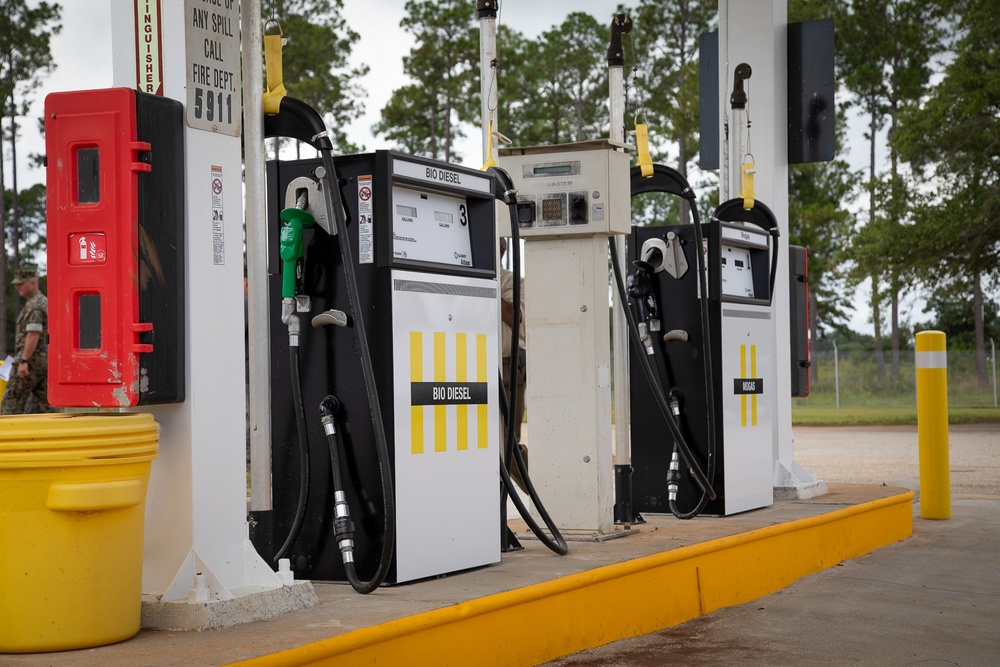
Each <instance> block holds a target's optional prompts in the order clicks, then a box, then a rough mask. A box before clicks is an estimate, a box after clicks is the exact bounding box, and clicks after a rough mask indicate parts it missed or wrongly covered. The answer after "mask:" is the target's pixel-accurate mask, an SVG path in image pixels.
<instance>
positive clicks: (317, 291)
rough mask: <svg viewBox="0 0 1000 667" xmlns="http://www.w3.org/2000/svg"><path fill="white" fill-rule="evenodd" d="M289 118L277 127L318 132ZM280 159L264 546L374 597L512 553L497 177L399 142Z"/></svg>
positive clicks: (272, 170)
mask: <svg viewBox="0 0 1000 667" xmlns="http://www.w3.org/2000/svg"><path fill="white" fill-rule="evenodd" d="M286 100H287V98H286ZM285 104H286V101H285V100H283V101H282V107H284V105H285ZM293 105H294V102H293ZM283 112H284V108H283V109H282V113H279V114H278V115H277V116H275V117H268V120H267V121H266V124H265V127H266V130H267V133H268V134H269V135H275V134H281V135H282V136H294V137H297V138H299V139H300V140H305V141H307V142H308V141H310V140H312V141H313V142H315V141H316V140H315V139H314V137H315V136H317V135H319V134H320V132H319V130H317V129H316V128H313V127H300V125H301V123H300V122H299V120H298V119H297V118H296V117H295V114H292V115H291V117H289V116H288V115H284V113H283ZM267 171H268V207H269V220H270V222H269V227H270V229H271V238H278V239H280V244H279V247H278V248H277V253H276V254H275V255H273V256H272V257H271V258H270V266H269V283H270V291H271V293H272V295H273V296H272V299H271V302H272V303H277V302H278V301H279V300H280V301H281V303H282V304H283V305H282V317H281V320H279V319H278V318H277V317H273V318H272V320H271V322H272V326H271V339H272V374H271V377H272V380H271V382H272V401H271V403H272V414H271V422H272V433H273V443H272V452H271V453H272V457H271V458H272V499H273V510H272V511H271V513H270V516H261V517H259V520H257V521H255V523H256V527H255V529H254V531H253V533H252V535H251V538H252V539H253V541H254V544H255V545H256V546H257V548H258V551H260V552H261V553H262V555H265V556H266V557H267V558H271V559H274V558H276V557H277V555H278V554H279V553H281V551H282V550H283V551H284V553H283V554H282V555H284V556H286V557H288V558H289V559H290V561H291V565H292V569H293V570H294V571H295V572H296V575H297V576H299V577H302V578H309V579H316V580H333V581H341V580H348V581H350V582H351V583H352V584H353V585H355V588H357V589H359V590H361V591H362V592H367V591H368V590H371V589H373V588H374V587H375V586H377V585H378V583H379V582H383V581H384V582H386V583H399V582H404V581H411V580H414V579H420V578H425V577H429V576H437V575H440V574H444V573H448V572H454V571H457V570H461V569H467V568H470V567H476V566H480V565H485V564H489V563H493V562H497V561H498V560H499V558H500V551H499V533H498V531H497V530H496V526H497V520H498V517H499V489H498V486H497V476H498V472H497V466H498V462H499V438H498V435H499V419H498V398H499V378H498V377H493V375H494V373H493V372H490V371H491V370H492V371H495V367H494V366H493V364H492V363H491V362H492V360H495V359H497V358H498V357H499V355H498V335H497V333H498V329H499V326H498V312H497V308H496V300H497V295H498V288H497V280H496V265H495V252H496V251H495V244H496V242H495V238H496V236H495V228H494V205H493V202H494V197H495V193H494V188H495V179H494V177H493V176H492V175H490V174H484V173H482V172H479V171H473V170H470V169H467V168H464V167H460V166H456V165H450V164H445V163H441V162H437V161H433V160H426V159H423V158H417V157H412V156H407V155H403V154H400V153H395V152H391V151H377V152H375V153H370V154H363V155H353V156H343V157H337V158H333V157H330V158H329V159H328V158H327V157H326V155H324V157H323V158H322V159H312V160H299V161H294V162H280V161H276V162H271V163H269V164H268V165H267ZM317 200H319V201H317ZM279 267H280V268H279ZM349 275H350V276H352V278H353V287H352V279H351V278H348V277H347V276H349ZM352 290H354V293H353V294H352ZM344 311H346V312H344ZM299 317H302V318H303V319H304V320H308V321H310V322H311V324H312V326H301V327H299V326H298V323H297V322H298V319H299ZM293 338H294V339H295V341H296V343H297V344H295V343H292V340H291V339H293ZM289 343H292V344H289ZM363 348H367V349H369V350H370V353H369V362H370V369H369V368H365V354H363V353H361V354H359V352H360V351H362V349H363ZM296 358H298V362H297V361H296ZM299 365H301V373H300V374H299V375H298V376H297V375H296V370H295V369H296V367H297V366H299ZM296 385H298V386H300V387H301V395H302V399H301V402H302V403H303V404H304V405H305V406H306V409H305V410H303V411H300V410H299V409H298V408H297V406H296V403H298V402H299V399H298V398H297V397H296V393H297V392H298V391H299V389H298V388H297V386H296ZM371 394H374V398H373V397H372V395H371ZM373 402H374V403H375V404H377V405H379V406H380V413H381V417H380V418H378V419H376V417H375V414H374V412H375V411H374V410H373V409H372V406H373ZM312 406H318V409H315V408H314V407H312ZM303 413H304V415H303ZM300 417H301V419H300ZM303 422H304V423H303ZM380 430H381V433H379V431H380ZM383 442H384V443H385V449H386V452H385V457H384V458H385V460H384V461H383V460H382V459H383V457H382V455H381V449H382V444H381V443H383ZM304 480H305V481H304ZM303 508H304V509H303ZM390 514H391V515H392V516H391V517H390ZM352 515H353V516H352ZM432 516H433V517H447V520H446V521H436V522H435V523H434V525H433V527H432V526H431V525H430V524H429V519H430V517H432ZM301 517H304V518H301ZM279 544H280V545H281V547H280V548H279V547H278V545H279Z"/></svg>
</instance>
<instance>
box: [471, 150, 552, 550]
mask: <svg viewBox="0 0 1000 667" xmlns="http://www.w3.org/2000/svg"><path fill="white" fill-rule="evenodd" d="M488 173H490V174H492V175H493V177H494V179H495V180H496V184H497V188H498V191H497V192H496V195H497V199H500V200H501V201H503V203H504V204H506V205H507V212H508V213H509V215H510V233H511V245H512V246H513V248H512V249H511V272H512V273H513V274H514V294H513V303H514V304H519V303H521V280H520V276H521V236H520V231H519V230H518V223H517V190H516V189H515V188H514V183H513V181H511V178H510V174H508V173H507V172H506V171H504V170H503V169H500V168H499V167H490V168H489V169H488ZM512 318H513V319H512V321H511V328H510V329H511V337H510V348H511V349H510V369H509V372H510V375H509V377H510V388H509V392H508V394H509V395H508V397H507V400H506V401H505V403H506V410H505V412H506V414H507V420H506V425H507V430H506V432H505V433H504V450H505V451H506V452H507V461H514V465H516V466H517V469H518V470H519V471H520V473H521V480H522V481H523V482H524V485H525V486H526V487H527V489H528V495H529V496H530V497H531V501H532V502H533V503H534V504H535V509H537V510H538V514H539V516H541V517H542V521H544V522H545V525H546V527H547V528H548V529H549V531H550V532H551V533H552V537H551V538H550V537H549V536H548V535H546V534H545V531H543V530H542V528H541V526H539V525H538V522H536V521H535V519H534V517H532V516H531V512H529V511H528V508H527V507H526V506H525V504H524V501H523V500H521V496H520V495H519V494H518V492H517V490H516V489H515V488H514V483H513V481H512V480H511V478H510V472H509V470H508V468H507V466H508V465H509V464H505V463H504V461H503V459H502V458H501V460H500V477H501V478H502V479H503V484H504V487H505V488H506V489H507V493H508V494H510V498H511V500H512V501H514V506H515V507H517V511H518V513H519V514H520V515H521V518H523V519H524V521H525V523H527V524H528V527H529V528H530V529H531V532H532V533H534V534H535V537H537V538H538V540H539V541H540V542H541V543H542V544H544V545H545V546H546V547H548V548H549V549H550V550H552V551H554V552H555V553H557V554H559V555H560V556H564V555H566V554H567V553H568V552H569V547H568V546H567V544H566V540H565V539H564V538H563V536H562V533H560V532H559V529H558V528H557V527H556V525H555V522H554V521H552V517H551V516H549V513H548V511H547V510H546V509H545V506H544V505H543V504H542V501H541V499H540V498H539V497H538V492H537V491H536V490H535V485H534V484H532V482H531V477H529V476H528V466H527V465H525V463H524V457H522V456H521V448H520V447H517V446H516V443H515V442H514V432H515V424H514V419H513V415H514V410H513V406H514V401H515V400H516V396H517V393H516V391H517V382H516V380H515V378H516V377H517V354H518V343H519V341H518V335H517V332H518V331H520V326H521V309H520V308H518V307H516V305H515V307H514V309H513V315H512Z"/></svg>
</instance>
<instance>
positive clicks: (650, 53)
mask: <svg viewBox="0 0 1000 667" xmlns="http://www.w3.org/2000/svg"><path fill="white" fill-rule="evenodd" d="M716 5H717V3H716V2H713V1H711V0H669V1H668V2H663V0H641V2H640V3H639V6H638V8H637V9H636V11H635V21H634V22H635V28H634V29H633V31H634V33H635V36H634V41H635V46H636V51H637V53H636V59H637V61H638V62H637V65H638V67H639V75H640V77H641V78H640V82H641V83H640V85H641V89H640V90H639V91H637V93H636V94H637V96H638V97H639V98H640V100H641V102H642V104H643V107H644V108H645V110H646V111H647V118H648V120H649V122H650V126H651V127H650V144H651V146H650V152H651V153H652V155H653V160H654V162H655V161H658V160H663V159H666V158H667V157H668V156H669V155H668V154H669V152H670V151H669V147H670V146H671V145H676V147H677V150H678V158H677V164H678V168H677V170H678V171H679V172H680V173H681V174H683V175H685V176H686V175H687V170H688V165H689V164H690V162H691V160H693V159H694V158H695V156H696V155H697V153H698V125H699V100H698V80H699V77H698V39H699V37H700V36H701V34H702V33H703V32H707V31H708V30H709V27H710V25H711V23H712V22H713V20H714V19H715V15H716Z"/></svg>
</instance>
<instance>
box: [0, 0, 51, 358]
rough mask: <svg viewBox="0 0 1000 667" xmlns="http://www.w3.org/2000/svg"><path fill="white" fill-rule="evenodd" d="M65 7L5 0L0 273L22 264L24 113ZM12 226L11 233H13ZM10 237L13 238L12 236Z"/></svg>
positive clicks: (1, 301)
mask: <svg viewBox="0 0 1000 667" xmlns="http://www.w3.org/2000/svg"><path fill="white" fill-rule="evenodd" d="M61 11H62V8H61V7H60V6H59V5H58V4H55V3H49V2H38V3H33V4H32V5H31V6H29V5H28V3H27V2H25V0H0V34H2V35H3V36H4V39H3V42H2V44H0V246H2V247H3V248H4V250H5V251H6V250H8V248H9V250H10V253H9V254H8V253H7V252H4V255H3V256H2V257H0V277H3V276H6V274H7V273H8V271H9V270H10V269H13V268H17V267H18V266H19V264H20V256H21V250H22V240H21V220H20V218H21V214H20V209H21V207H20V204H19V201H18V191H17V190H18V188H17V146H18V136H19V133H18V128H19V122H20V121H19V120H18V118H19V117H24V116H27V115H28V114H29V113H30V111H31V104H32V101H33V98H32V96H31V93H32V92H34V91H35V90H36V89H37V88H38V86H39V85H41V80H42V77H43V76H45V75H47V74H49V73H50V72H51V71H52V70H53V69H54V67H55V65H54V63H53V62H52V52H51V50H50V48H49V41H50V40H51V38H52V36H53V35H56V34H58V33H59V31H60V30H61V28H62V26H61V25H60V24H59V16H60V13H61ZM8 155H9V156H10V164H11V165H12V168H13V171H12V173H11V174H10V177H9V182H10V183H11V184H12V186H13V187H12V192H11V198H10V200H9V204H8V198H7V196H6V195H7V182H8V176H7V174H6V173H5V172H4V164H5V163H6V160H7V156H8ZM8 229H9V236H8ZM8 238H9V241H8ZM13 294H14V293H13V290H12V288H11V287H10V283H9V281H8V280H4V283H3V285H2V286H0V332H2V331H6V330H7V323H8V318H7V311H8V304H9V303H10V302H12V301H13V302H15V303H16V302H17V299H14V298H8V297H10V296H13ZM6 351H7V346H6V341H4V340H0V355H3V354H4V353H5V352H6Z"/></svg>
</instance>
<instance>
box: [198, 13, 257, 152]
mask: <svg viewBox="0 0 1000 667" xmlns="http://www.w3.org/2000/svg"><path fill="white" fill-rule="evenodd" d="M184 9H185V12H186V13H185V26H184V34H185V38H186V39H185V46H186V52H187V86H186V88H187V105H186V106H187V124H188V126H189V127H193V128H197V129H201V130H208V131H210V132H219V133H221V134H228V135H231V136H234V137H238V136H239V135H240V133H241V132H242V122H241V118H242V113H241V109H242V97H241V94H240V93H241V90H242V85H243V83H242V77H241V75H240V5H239V2H237V0H185V1H184Z"/></svg>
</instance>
